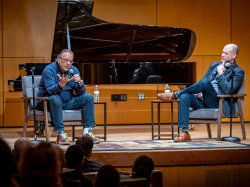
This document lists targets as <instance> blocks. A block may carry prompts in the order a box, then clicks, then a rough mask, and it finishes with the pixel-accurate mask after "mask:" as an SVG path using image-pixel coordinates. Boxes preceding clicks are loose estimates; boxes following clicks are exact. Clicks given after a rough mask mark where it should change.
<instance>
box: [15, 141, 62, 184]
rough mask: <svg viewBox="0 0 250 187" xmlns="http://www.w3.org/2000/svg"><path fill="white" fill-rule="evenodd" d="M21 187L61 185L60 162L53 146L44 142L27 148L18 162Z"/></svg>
mask: <svg viewBox="0 0 250 187" xmlns="http://www.w3.org/2000/svg"><path fill="white" fill-rule="evenodd" d="M18 169H19V174H20V179H21V180H20V181H19V182H20V185H21V186H22V187H34V186H36V187H45V186H46V187H63V184H62V181H61V177H60V174H61V164H60V161H59V159H58V154H57V151H56V150H55V148H54V147H53V146H52V145H51V144H50V143H46V142H41V143H39V144H38V145H36V146H35V147H30V148H28V149H27V150H26V151H25V153H24V154H22V155H21V159H20V163H19V167H18Z"/></svg>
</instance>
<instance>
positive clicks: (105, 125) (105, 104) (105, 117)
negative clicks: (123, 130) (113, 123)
mask: <svg viewBox="0 0 250 187" xmlns="http://www.w3.org/2000/svg"><path fill="white" fill-rule="evenodd" d="M95 105H103V127H104V138H103V139H104V141H106V140H107V102H106V101H99V102H95Z"/></svg>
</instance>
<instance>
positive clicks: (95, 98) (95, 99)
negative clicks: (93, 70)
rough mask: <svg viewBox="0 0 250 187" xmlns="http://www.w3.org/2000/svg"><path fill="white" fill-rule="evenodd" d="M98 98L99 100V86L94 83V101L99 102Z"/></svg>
mask: <svg viewBox="0 0 250 187" xmlns="http://www.w3.org/2000/svg"><path fill="white" fill-rule="evenodd" d="M99 100H100V91H99V87H98V85H95V89H94V101H95V102H99Z"/></svg>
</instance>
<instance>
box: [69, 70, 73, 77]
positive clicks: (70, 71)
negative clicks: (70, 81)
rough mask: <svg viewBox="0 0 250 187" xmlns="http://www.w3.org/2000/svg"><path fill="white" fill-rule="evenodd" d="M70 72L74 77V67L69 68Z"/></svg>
mask: <svg viewBox="0 0 250 187" xmlns="http://www.w3.org/2000/svg"><path fill="white" fill-rule="evenodd" d="M69 73H70V75H71V76H72V77H73V76H74V70H73V69H70V70H69Z"/></svg>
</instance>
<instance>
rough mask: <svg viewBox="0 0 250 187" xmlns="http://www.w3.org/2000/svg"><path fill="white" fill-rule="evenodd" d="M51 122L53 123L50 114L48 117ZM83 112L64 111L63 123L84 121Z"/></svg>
mask: <svg viewBox="0 0 250 187" xmlns="http://www.w3.org/2000/svg"><path fill="white" fill-rule="evenodd" d="M48 119H49V121H51V118H50V114H49V115H48ZM82 119H83V118H82V111H81V110H63V121H82Z"/></svg>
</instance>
